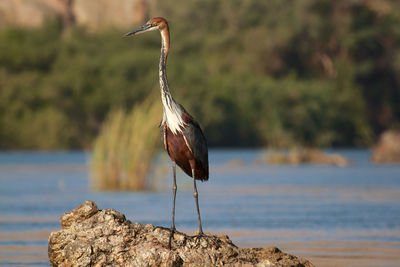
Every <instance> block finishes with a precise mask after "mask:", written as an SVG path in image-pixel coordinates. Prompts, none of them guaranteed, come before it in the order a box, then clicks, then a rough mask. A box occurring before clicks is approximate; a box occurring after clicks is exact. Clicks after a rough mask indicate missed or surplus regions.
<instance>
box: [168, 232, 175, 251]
mask: <svg viewBox="0 0 400 267" xmlns="http://www.w3.org/2000/svg"><path fill="white" fill-rule="evenodd" d="M175 231H176V229H175V227H171V229H170V233H169V240H168V249H171V248H172V238H174V233H175Z"/></svg>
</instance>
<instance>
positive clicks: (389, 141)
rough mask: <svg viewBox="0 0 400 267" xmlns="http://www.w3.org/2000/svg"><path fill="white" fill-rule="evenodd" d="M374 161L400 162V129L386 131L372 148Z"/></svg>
mask: <svg viewBox="0 0 400 267" xmlns="http://www.w3.org/2000/svg"><path fill="white" fill-rule="evenodd" d="M371 161H372V162H373V163H400V131H387V132H384V133H383V134H382V135H381V136H380V138H379V141H378V144H377V145H376V146H375V147H374V148H373V149H372V155H371Z"/></svg>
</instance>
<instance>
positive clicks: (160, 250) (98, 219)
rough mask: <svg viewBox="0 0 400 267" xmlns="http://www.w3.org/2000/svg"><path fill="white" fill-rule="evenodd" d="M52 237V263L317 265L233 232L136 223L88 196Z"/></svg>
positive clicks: (65, 218) (49, 253)
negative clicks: (240, 240) (240, 239)
mask: <svg viewBox="0 0 400 267" xmlns="http://www.w3.org/2000/svg"><path fill="white" fill-rule="evenodd" d="M60 223H61V230H60V231H57V232H52V233H51V234H50V237H49V244H48V255H49V260H50V264H51V265H52V266H313V265H312V263H310V262H309V261H308V260H305V259H302V258H298V257H295V256H292V255H289V254H286V253H284V252H282V251H280V250H279V249H278V248H275V247H271V248H238V247H237V246H236V245H235V244H233V243H232V241H231V240H230V239H229V238H228V236H224V235H220V236H217V235H210V234H207V236H205V237H200V238H198V237H192V236H188V235H186V234H184V233H180V232H176V233H175V234H174V238H173V242H172V249H168V239H169V234H170V231H169V229H166V228H164V227H156V226H153V225H151V224H146V225H145V224H140V223H131V222H130V221H129V220H126V218H125V216H124V215H123V214H121V213H120V212H118V211H115V210H113V209H104V210H99V209H98V208H97V205H96V204H95V203H94V202H92V201H86V202H84V203H83V204H81V205H80V206H79V207H77V208H76V209H74V210H72V211H70V212H68V213H66V214H64V215H62V216H61V218H60Z"/></svg>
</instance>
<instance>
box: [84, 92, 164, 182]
mask: <svg viewBox="0 0 400 267" xmlns="http://www.w3.org/2000/svg"><path fill="white" fill-rule="evenodd" d="M161 112H162V109H161V104H160V103H158V101H156V98H155V97H154V94H153V96H151V97H149V98H148V99H146V100H145V101H144V102H143V103H141V104H140V105H136V106H135V107H134V108H133V110H132V111H131V112H130V113H128V114H127V113H126V112H124V111H123V110H121V109H119V110H116V111H113V112H111V114H110V115H109V117H108V118H107V119H106V121H105V122H104V124H103V127H102V130H101V133H100V135H99V136H98V137H97V138H96V141H95V142H94V147H93V157H92V162H91V180H92V186H93V187H94V189H96V190H144V189H147V186H148V185H147V184H146V175H147V171H148V169H149V167H150V165H151V162H152V160H153V157H154V154H155V152H156V151H158V145H159V144H158V142H157V141H158V140H160V136H159V131H156V129H155V128H156V126H157V123H158V120H159V118H160V116H161Z"/></svg>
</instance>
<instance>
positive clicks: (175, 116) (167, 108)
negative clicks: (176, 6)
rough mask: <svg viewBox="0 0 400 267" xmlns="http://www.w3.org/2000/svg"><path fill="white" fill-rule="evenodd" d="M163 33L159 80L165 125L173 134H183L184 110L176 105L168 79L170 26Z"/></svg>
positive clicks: (162, 30)
mask: <svg viewBox="0 0 400 267" xmlns="http://www.w3.org/2000/svg"><path fill="white" fill-rule="evenodd" d="M160 33H161V55H160V64H159V79H160V90H161V101H162V104H163V111H164V113H163V121H162V122H163V123H164V122H165V123H166V124H167V126H168V128H169V129H170V130H171V131H172V133H174V134H177V133H178V132H180V133H181V132H182V129H183V126H184V125H185V123H184V121H183V119H182V109H181V107H180V106H179V105H178V103H176V101H175V100H174V98H173V97H172V95H171V92H170V91H169V85H168V79H167V70H166V65H167V57H168V53H169V30H168V26H165V27H164V28H163V29H161V30H160Z"/></svg>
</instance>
